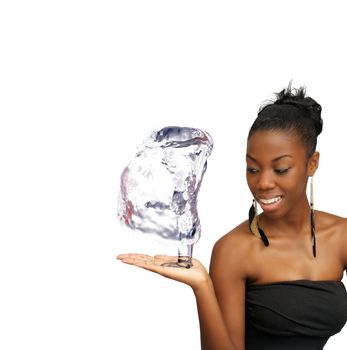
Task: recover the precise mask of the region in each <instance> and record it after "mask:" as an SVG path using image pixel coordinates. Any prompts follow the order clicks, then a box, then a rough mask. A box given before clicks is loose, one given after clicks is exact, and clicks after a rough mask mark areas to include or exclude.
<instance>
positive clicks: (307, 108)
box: [274, 84, 323, 136]
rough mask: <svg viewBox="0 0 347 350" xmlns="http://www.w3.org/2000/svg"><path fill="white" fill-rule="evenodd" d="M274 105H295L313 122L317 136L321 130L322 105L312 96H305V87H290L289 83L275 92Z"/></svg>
mask: <svg viewBox="0 0 347 350" xmlns="http://www.w3.org/2000/svg"><path fill="white" fill-rule="evenodd" d="M276 96H277V99H276V101H275V102H274V104H276V105H292V106H294V107H297V108H298V109H299V110H300V111H301V112H303V113H302V115H303V117H306V118H309V119H311V120H312V122H313V126H314V128H315V130H316V134H317V136H318V135H319V134H320V133H321V132H322V129H323V120H322V118H321V112H322V107H321V105H320V104H319V103H317V102H316V101H315V100H314V99H313V98H311V97H308V96H306V89H305V87H300V88H298V89H292V87H291V84H289V86H288V88H286V89H283V90H282V91H281V92H279V93H277V94H276Z"/></svg>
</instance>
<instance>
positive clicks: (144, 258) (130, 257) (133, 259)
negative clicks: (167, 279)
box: [120, 254, 154, 265]
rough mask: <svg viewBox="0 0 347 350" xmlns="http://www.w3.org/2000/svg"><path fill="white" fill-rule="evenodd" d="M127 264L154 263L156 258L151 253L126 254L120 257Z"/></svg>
mask: <svg viewBox="0 0 347 350" xmlns="http://www.w3.org/2000/svg"><path fill="white" fill-rule="evenodd" d="M120 260H121V261H122V262H123V263H125V264H130V265H140V264H154V258H153V257H151V256H149V255H141V254H126V255H124V256H122V257H121V258H120Z"/></svg>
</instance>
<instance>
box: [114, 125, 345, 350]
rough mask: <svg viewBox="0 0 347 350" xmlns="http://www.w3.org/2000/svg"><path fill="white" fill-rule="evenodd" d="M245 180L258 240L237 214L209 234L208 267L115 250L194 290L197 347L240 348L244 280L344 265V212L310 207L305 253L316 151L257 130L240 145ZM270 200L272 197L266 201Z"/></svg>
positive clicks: (328, 275)
mask: <svg viewBox="0 0 347 350" xmlns="http://www.w3.org/2000/svg"><path fill="white" fill-rule="evenodd" d="M246 161H247V182H248V186H249V188H250V190H251V192H252V194H253V196H254V198H256V199H257V201H258V203H259V204H260V206H261V207H262V209H263V213H262V214H261V215H260V216H259V226H260V227H261V228H262V229H263V230H264V231H265V233H266V235H267V237H268V239H269V241H270V245H269V247H265V246H264V245H263V243H262V241H261V240H260V239H259V238H257V237H255V236H254V235H253V234H252V233H251V232H250V231H249V228H248V222H247V221H245V222H243V223H241V224H240V225H239V226H237V227H236V228H234V229H233V230H232V231H230V232H229V233H227V234H226V235H224V236H223V237H222V238H221V239H219V240H218V241H217V243H216V244H215V246H214V248H213V252H212V257H211V263H210V271H209V273H208V272H207V271H206V269H205V268H204V267H203V266H202V264H201V263H200V262H199V261H198V260H196V259H194V261H193V267H192V268H191V269H182V268H170V267H163V266H161V264H162V263H163V262H167V261H170V260H175V259H176V258H174V257H167V256H156V257H150V256H147V255H141V254H124V255H120V256H118V259H120V260H121V261H122V262H124V263H127V264H132V265H136V266H138V267H141V268H144V269H147V270H149V271H152V272H156V273H159V274H161V275H163V276H165V277H167V278H171V279H174V280H177V281H180V282H183V283H185V284H187V285H189V286H191V287H192V289H193V291H194V294H195V296H196V301H197V307H198V313H199V320H200V330H201V346H202V349H204V350H224V349H225V350H229V349H230V350H234V349H237V350H243V349H244V348H245V345H244V344H245V341H244V333H245V314H244V307H245V288H246V284H266V283H272V282H279V281H292V280H303V279H304V280H315V281H316V280H317V281H320V280H333V281H340V280H341V279H342V277H343V273H344V271H345V270H346V267H347V249H346V246H347V219H345V218H341V217H338V216H335V215H332V214H329V213H325V212H321V211H315V223H316V241H317V257H316V258H314V257H313V253H312V244H311V239H310V238H311V231H310V216H309V214H310V208H309V204H308V200H307V196H306V185H307V179H308V177H310V176H313V175H314V173H315V171H316V170H317V168H318V163H319V154H318V153H317V152H315V153H314V154H313V155H312V156H311V157H310V158H308V157H307V153H306V149H305V147H304V146H303V144H302V142H301V140H300V139H298V137H297V136H296V135H294V134H289V133H286V132H282V131H257V132H255V133H254V134H253V135H252V136H251V138H250V139H249V141H248V144H247V157H246ZM270 202H274V203H270Z"/></svg>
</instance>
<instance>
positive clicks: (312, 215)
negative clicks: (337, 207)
mask: <svg viewBox="0 0 347 350" xmlns="http://www.w3.org/2000/svg"><path fill="white" fill-rule="evenodd" d="M313 204H314V202H313V176H311V183H310V211H311V215H310V218H311V242H312V249H313V256H314V257H316V226H315V222H314V209H313Z"/></svg>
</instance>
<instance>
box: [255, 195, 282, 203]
mask: <svg viewBox="0 0 347 350" xmlns="http://www.w3.org/2000/svg"><path fill="white" fill-rule="evenodd" d="M280 199H281V196H278V197H275V198H271V199H260V198H259V202H260V203H262V204H274V203H277V202H278V201H279V200H280Z"/></svg>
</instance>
